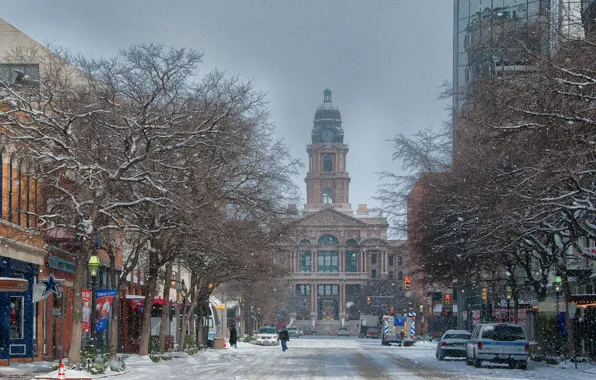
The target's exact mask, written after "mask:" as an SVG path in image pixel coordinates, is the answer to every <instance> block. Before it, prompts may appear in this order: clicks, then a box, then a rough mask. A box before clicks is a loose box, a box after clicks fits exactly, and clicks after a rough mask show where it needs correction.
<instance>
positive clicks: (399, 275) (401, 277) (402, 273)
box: [397, 271, 404, 280]
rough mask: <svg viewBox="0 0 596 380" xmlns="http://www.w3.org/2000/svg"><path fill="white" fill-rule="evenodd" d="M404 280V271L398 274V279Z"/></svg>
mask: <svg viewBox="0 0 596 380" xmlns="http://www.w3.org/2000/svg"><path fill="white" fill-rule="evenodd" d="M403 278H404V272H402V271H399V272H397V279H398V280H403Z"/></svg>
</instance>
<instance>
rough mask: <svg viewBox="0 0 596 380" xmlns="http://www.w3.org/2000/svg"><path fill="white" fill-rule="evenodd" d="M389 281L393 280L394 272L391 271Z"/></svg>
mask: <svg viewBox="0 0 596 380" xmlns="http://www.w3.org/2000/svg"><path fill="white" fill-rule="evenodd" d="M389 279H390V280H393V271H392V270H390V271H389Z"/></svg>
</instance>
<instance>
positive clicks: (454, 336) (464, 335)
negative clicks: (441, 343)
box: [443, 333, 470, 339]
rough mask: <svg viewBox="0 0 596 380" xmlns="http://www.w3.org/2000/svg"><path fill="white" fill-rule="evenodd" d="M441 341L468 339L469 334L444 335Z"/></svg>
mask: <svg viewBox="0 0 596 380" xmlns="http://www.w3.org/2000/svg"><path fill="white" fill-rule="evenodd" d="M443 339H470V334H463V333H462V334H445V336H444V337H443Z"/></svg>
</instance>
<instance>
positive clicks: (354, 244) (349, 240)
mask: <svg viewBox="0 0 596 380" xmlns="http://www.w3.org/2000/svg"><path fill="white" fill-rule="evenodd" d="M346 245H349V246H350V247H357V246H358V242H356V240H354V239H348V241H346Z"/></svg>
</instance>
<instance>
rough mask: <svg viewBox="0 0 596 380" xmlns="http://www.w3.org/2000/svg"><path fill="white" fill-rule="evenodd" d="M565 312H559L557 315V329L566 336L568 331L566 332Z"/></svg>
mask: <svg viewBox="0 0 596 380" xmlns="http://www.w3.org/2000/svg"><path fill="white" fill-rule="evenodd" d="M566 314H567V313H565V312H564V311H561V312H559V315H557V329H558V330H559V334H561V335H563V336H567V335H568V332H567V323H566V322H567V318H566V317H567V315H566Z"/></svg>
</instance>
